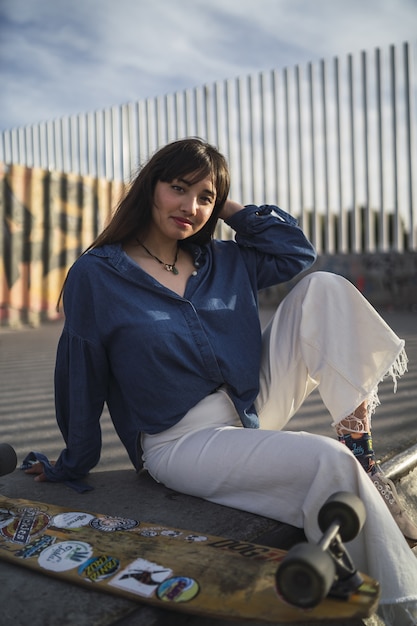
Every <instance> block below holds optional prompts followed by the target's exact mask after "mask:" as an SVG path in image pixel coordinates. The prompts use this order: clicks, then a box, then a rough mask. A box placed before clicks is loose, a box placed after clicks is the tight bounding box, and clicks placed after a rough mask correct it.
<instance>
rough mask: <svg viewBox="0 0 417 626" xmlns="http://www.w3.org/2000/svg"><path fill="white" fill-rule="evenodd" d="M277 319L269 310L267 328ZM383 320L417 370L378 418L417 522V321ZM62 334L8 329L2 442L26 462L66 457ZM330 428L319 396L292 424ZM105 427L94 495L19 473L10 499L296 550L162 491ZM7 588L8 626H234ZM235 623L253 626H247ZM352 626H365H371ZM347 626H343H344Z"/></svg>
mask: <svg viewBox="0 0 417 626" xmlns="http://www.w3.org/2000/svg"><path fill="white" fill-rule="evenodd" d="M270 314H271V312H270V311H262V314H261V318H262V321H263V323H265V321H266V320H267V318H268V317H269V316H270ZM383 316H384V317H385V319H386V320H387V322H388V323H389V324H390V325H391V326H392V327H393V328H394V330H396V331H397V333H398V334H400V336H402V337H404V338H405V339H406V341H407V349H408V353H409V358H410V363H409V372H408V374H407V375H406V376H405V377H404V378H403V379H402V380H401V381H399V386H398V392H397V395H395V396H394V395H393V394H392V391H391V387H390V385H389V384H388V383H387V382H384V383H383V384H382V385H381V388H380V398H381V402H382V404H381V407H379V409H378V410H377V415H376V416H375V419H374V444H375V448H376V450H377V453H378V456H379V458H380V459H381V460H382V461H383V462H384V468H385V469H386V470H387V471H388V473H389V474H390V475H391V476H392V477H393V478H394V479H395V481H396V483H397V485H398V486H399V488H400V490H401V494H402V495H403V496H404V498H405V501H406V503H407V508H408V510H409V512H410V513H411V515H412V516H414V518H415V519H416V520H417V425H416V407H417V384H416V383H417V323H416V322H417V314H415V313H401V312H393V313H386V312H383ZM60 331H61V323H60V322H55V323H48V324H45V325H44V326H42V327H41V328H38V329H22V330H19V331H12V330H6V329H0V443H9V444H11V445H12V446H13V447H14V448H15V450H16V452H17V455H18V460H19V462H20V461H21V460H22V459H23V458H24V456H25V455H26V454H27V453H28V452H29V451H31V450H39V451H42V452H44V453H45V454H46V455H48V456H49V457H50V458H55V457H56V456H57V455H58V454H59V452H60V450H61V448H62V439H61V436H60V434H59V432H58V429H57V427H56V424H55V418H54V404H53V384H52V377H53V367H54V356H55V349H56V343H57V340H58V337H59V334H60ZM328 421H329V420H328V419H327V416H326V412H325V409H324V407H323V406H322V404H321V401H320V399H319V396H318V394H317V395H316V394H313V395H312V397H311V398H310V399H309V401H308V402H307V403H306V405H305V406H304V407H303V409H302V411H300V413H299V414H298V415H297V416H296V417H295V418H294V419H293V420H292V421H291V424H290V428H291V429H297V430H301V429H304V430H310V431H312V432H316V433H320V434H325V435H327V434H328V435H329V436H333V433H332V431H331V429H330V427H329V426H328V425H327V424H328ZM102 426H103V454H102V459H101V461H100V463H99V465H98V466H97V468H96V469H95V470H94V471H93V472H92V473H91V475H90V477H89V479H88V482H89V483H90V484H91V485H92V486H94V490H93V491H91V492H88V493H86V494H82V495H80V494H78V493H76V492H74V491H73V490H71V489H69V488H67V487H65V486H63V485H59V484H50V483H48V484H45V483H43V484H42V483H35V482H33V480H32V479H31V478H30V477H28V476H27V475H25V474H24V473H23V472H20V471H19V470H16V471H15V472H13V473H11V474H8V475H5V476H2V477H0V493H1V494H3V495H5V496H8V497H13V498H27V499H33V500H39V501H44V502H50V503H54V504H58V505H62V506H66V507H71V508H72V507H74V508H75V510H80V507H82V508H83V509H84V510H90V511H97V512H102V513H107V514H109V515H119V516H124V517H131V518H132V517H133V518H136V519H142V520H143V521H153V522H155V523H161V524H167V525H171V526H177V527H183V528H187V529H192V530H194V531H196V532H201V533H208V534H216V535H225V536H227V537H231V538H236V539H243V540H259V541H262V540H265V541H268V540H269V542H270V543H273V544H274V545H278V546H280V547H281V546H282V547H288V546H289V545H290V544H291V543H292V542H293V541H295V540H299V539H300V537H301V534H300V533H299V531H296V530H295V529H292V528H291V527H288V526H285V525H282V524H279V523H277V522H273V521H271V520H268V519H265V518H262V517H259V516H256V515H252V514H249V513H243V512H241V511H235V510H233V509H229V508H227V507H221V506H218V505H213V504H209V503H207V502H204V501H202V500H200V499H198V498H191V497H189V496H184V495H183V494H179V493H176V492H173V491H171V490H169V489H166V488H165V487H164V486H162V485H158V484H156V483H155V482H154V481H152V479H150V478H149V476H148V475H147V474H146V473H144V474H140V475H139V476H137V475H136V474H135V472H134V471H133V469H132V468H131V466H130V463H129V460H128V458H127V455H126V453H125V451H124V448H123V447H122V446H121V444H120V442H119V441H118V439H117V436H116V435H115V433H114V430H113V428H112V425H111V422H110V419H109V416H108V414H107V413H105V414H104V415H103V425H102ZM416 556H417V555H416ZM0 581H1V584H0V603H1V607H2V608H1V616H2V618H1V619H0V623H4V624H16V625H18V626H29V625H30V626H49V625H50V626H55V625H56V624H59V625H60V626H65V625H77V626H106V625H108V624H109V625H110V624H111V625H116V624H117V625H120V626H134V625H135V626H142V625H146V626H168V625H171V624H175V626H197V624H198V626H209V625H210V626H226V624H227V623H230V622H224V621H222V620H213V619H211V618H210V619H204V618H197V617H193V616H190V615H182V614H178V613H171V612H169V611H163V610H159V609H154V608H150V607H147V606H146V605H140V604H137V603H134V602H131V601H129V600H125V599H121V598H117V597H113V596H110V595H104V594H100V593H99V592H97V591H95V590H93V589H91V590H86V589H83V588H78V587H73V586H70V585H67V584H65V583H63V582H61V581H59V580H55V579H53V578H47V577H45V576H42V575H40V574H35V573H32V572H30V571H29V570H27V569H24V568H19V567H15V566H12V565H10V564H6V563H4V562H1V561H0ZM234 623H235V624H237V626H239V625H240V626H243V624H244V623H245V622H241V621H240V622H239V621H237V622H234ZM251 623H252V624H253V625H254V626H258V624H257V623H254V622H251ZM349 623H350V624H351V626H352V625H355V624H356V626H359V624H363V623H364V622H362V621H360V620H359V621H358V620H356V621H351V622H349ZM302 624H304V622H300V623H299V626H302ZM329 624H330V625H332V624H334V625H335V624H336V623H335V622H329ZM337 624H338V626H343V623H342V622H340V621H338V622H337ZM259 626H260V624H259Z"/></svg>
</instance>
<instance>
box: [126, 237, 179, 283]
mask: <svg viewBox="0 0 417 626" xmlns="http://www.w3.org/2000/svg"><path fill="white" fill-rule="evenodd" d="M136 241H137V242H138V244H139V245H140V246H142V248H143V249H144V250H145V251H146V252H147V253H148V254H149V256H151V257H152V258H153V259H155V261H158V263H160V264H161V265H163V266H164V268H165V269H166V271H167V272H172V273H173V274H174V275H175V276H176V275H177V274H179V271H178V270H177V268H176V267H175V264H176V262H177V261H178V250H179V248H178V246H177V251H176V253H175V259H174V262H173V263H164V262H163V261H161V259H158V257H157V256H155V255H154V254H152V252H150V250H148V248H147V247H146V246H145V245H144V244H143V243H142V242H141V241H139V239H136Z"/></svg>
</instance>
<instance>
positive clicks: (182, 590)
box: [156, 576, 200, 602]
mask: <svg viewBox="0 0 417 626" xmlns="http://www.w3.org/2000/svg"><path fill="white" fill-rule="evenodd" d="M199 591H200V585H199V584H198V582H197V581H196V580H194V579H193V578H187V577H186V576H174V577H173V578H168V579H167V580H164V582H163V583H161V584H160V585H159V587H158V589H157V592H156V595H157V596H158V598H159V599H160V600H164V601H165V602H189V601H190V600H192V599H193V598H195V597H196V595H197V594H198V592H199Z"/></svg>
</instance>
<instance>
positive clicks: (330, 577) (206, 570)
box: [0, 492, 379, 623]
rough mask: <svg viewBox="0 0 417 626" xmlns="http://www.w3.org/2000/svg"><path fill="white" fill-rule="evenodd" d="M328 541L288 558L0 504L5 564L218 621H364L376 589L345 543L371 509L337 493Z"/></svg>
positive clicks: (322, 517) (160, 530) (133, 523)
mask: <svg viewBox="0 0 417 626" xmlns="http://www.w3.org/2000/svg"><path fill="white" fill-rule="evenodd" d="M318 521H319V526H320V528H321V530H322V531H323V536H322V538H321V540H320V541H319V542H318V543H317V544H314V545H313V544H309V543H302V544H297V545H295V546H294V547H293V548H292V549H291V550H290V551H288V552H285V551H283V550H280V549H276V548H271V547H268V546H265V545H258V544H255V543H250V542H246V541H238V540H234V539H229V538H225V537H218V536H211V535H202V534H199V533H196V532H192V531H187V530H184V529H179V528H171V527H168V526H163V525H161V524H152V523H149V522H144V521H138V520H134V519H127V518H124V517H111V516H107V515H104V514H101V513H100V514H97V513H91V512H87V511H84V510H82V509H81V510H74V509H68V508H63V507H58V506H54V505H51V504H46V503H42V502H33V501H29V500H15V499H9V498H6V497H2V496H1V495H0V559H2V560H5V561H8V562H10V563H15V564H18V565H21V566H23V567H27V568H30V569H32V570H34V571H36V572H41V573H43V574H49V575H51V576H53V577H54V578H60V579H62V580H64V581H66V582H68V583H75V584H79V585H83V586H86V587H89V588H90V589H91V588H92V586H93V587H94V589H97V590H101V591H103V592H107V593H111V594H115V595H119V596H123V597H125V598H128V599H130V600H132V599H133V600H136V601H138V602H141V603H148V604H151V605H154V606H157V607H159V608H164V609H170V610H174V611H182V612H186V613H192V614H195V615H203V616H205V617H212V618H218V619H221V618H223V619H226V618H229V619H248V620H251V619H252V620H253V619H255V620H258V621H265V622H282V623H291V622H297V621H301V620H302V621H304V622H324V621H326V620H335V619H340V620H345V619H350V618H352V619H354V618H364V617H368V616H369V615H371V614H372V613H373V612H374V611H375V610H376V608H377V603H378V598H379V585H378V583H377V582H376V581H375V580H373V579H371V578H370V577H368V576H367V575H365V574H362V573H359V572H357V571H356V569H355V567H354V565H353V564H352V562H351V560H350V558H349V555H348V553H347V551H346V549H345V548H344V545H343V541H349V540H350V539H352V538H353V537H354V536H356V534H357V533H358V532H360V529H361V527H362V524H363V521H364V507H363V504H362V503H361V501H360V500H359V499H358V498H356V496H353V494H350V493H346V492H340V493H338V494H335V495H334V496H332V497H331V498H330V499H329V500H328V501H327V502H326V503H325V504H324V505H323V506H322V508H321V510H320V513H319V519H318Z"/></svg>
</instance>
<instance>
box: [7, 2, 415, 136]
mask: <svg viewBox="0 0 417 626" xmlns="http://www.w3.org/2000/svg"><path fill="white" fill-rule="evenodd" d="M416 33H417V0H349V1H346V0H0V84H1V91H0V130H9V129H12V128H15V127H19V126H25V125H28V124H32V123H36V122H41V121H45V120H51V119H56V118H59V117H63V116H66V115H71V114H75V113H84V112H89V111H95V110H98V109H103V108H108V107H110V106H113V105H119V104H124V103H127V102H134V101H136V100H141V99H145V98H148V97H154V96H159V95H164V94H167V93H173V92H175V91H179V90H183V89H186V88H189V87H195V86H199V85H203V84H206V83H212V82H214V81H217V80H223V79H226V78H234V77H236V76H242V75H246V74H249V73H253V72H258V71H265V70H270V69H279V68H283V67H290V66H293V65H296V64H300V65H303V64H305V63H307V62H309V61H316V60H318V59H321V58H331V57H333V56H335V55H337V56H343V55H345V54H347V53H350V52H353V53H355V52H357V51H359V50H373V49H374V48H375V47H384V46H388V45H390V44H399V43H402V42H403V41H415V40H416V37H417V36H416Z"/></svg>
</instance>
